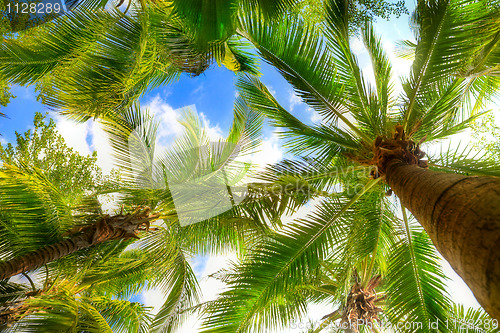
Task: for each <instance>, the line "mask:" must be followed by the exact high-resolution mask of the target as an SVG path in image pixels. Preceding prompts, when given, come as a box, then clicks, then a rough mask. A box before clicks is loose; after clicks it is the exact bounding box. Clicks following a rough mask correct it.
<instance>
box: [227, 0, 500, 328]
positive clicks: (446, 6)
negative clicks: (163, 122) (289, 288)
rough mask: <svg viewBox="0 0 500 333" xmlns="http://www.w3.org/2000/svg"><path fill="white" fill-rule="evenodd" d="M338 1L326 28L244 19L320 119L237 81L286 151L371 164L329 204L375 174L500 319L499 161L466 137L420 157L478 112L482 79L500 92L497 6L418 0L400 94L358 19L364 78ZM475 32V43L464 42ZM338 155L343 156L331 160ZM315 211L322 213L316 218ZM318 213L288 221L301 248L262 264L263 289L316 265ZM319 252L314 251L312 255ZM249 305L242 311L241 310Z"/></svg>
mask: <svg viewBox="0 0 500 333" xmlns="http://www.w3.org/2000/svg"><path fill="white" fill-rule="evenodd" d="M346 8H347V6H346V2H344V1H331V2H330V4H329V5H328V7H327V14H326V15H327V23H326V24H325V26H324V33H323V34H320V33H318V32H315V31H314V29H313V28H309V27H307V25H305V24H304V22H300V21H294V20H283V21H282V22H279V23H273V24H264V23H262V22H261V21H260V20H259V19H258V18H257V17H255V16H252V15H251V14H249V15H247V16H246V17H243V18H242V28H241V29H242V30H241V32H240V33H241V34H242V35H243V36H245V37H246V38H247V39H248V40H250V41H251V42H252V43H253V44H254V45H255V47H256V48H257V50H258V51H259V53H260V55H261V56H262V57H263V58H264V59H265V60H266V61H268V62H269V63H271V64H272V65H274V66H275V67H276V68H277V69H279V70H280V72H281V73H282V75H283V76H284V77H285V78H286V79H287V80H288V81H289V82H290V83H291V84H292V86H293V87H294V88H295V90H296V92H297V93H298V94H299V95H300V96H301V97H302V99H303V100H304V101H305V102H306V103H307V104H309V105H310V106H311V107H313V108H314V109H315V110H316V111H317V112H318V113H319V114H320V115H321V116H322V117H323V122H322V123H321V124H317V125H313V126H310V125H307V124H304V123H303V122H301V121H300V120H299V119H297V118H296V117H294V116H293V115H292V114H290V113H289V112H287V111H286V110H285V109H284V108H283V107H281V106H280V105H279V104H278V103H277V101H276V100H275V99H274V98H273V96H272V95H271V94H270V93H269V91H268V90H267V89H266V88H265V86H264V85H263V84H261V83H260V82H259V81H258V80H257V79H256V78H253V77H243V78H241V79H240V80H239V81H238V83H237V85H238V86H239V88H240V94H241V96H243V98H244V100H245V102H246V103H247V104H248V105H249V106H250V107H251V108H253V109H254V110H258V111H260V112H262V113H263V114H265V115H266V116H267V117H268V118H269V119H271V122H272V123H273V125H275V126H277V127H281V128H283V130H282V132H281V134H282V135H283V136H285V137H286V138H288V139H289V142H288V147H290V150H291V151H292V152H295V153H298V152H300V154H303V153H309V154H313V156H314V157H315V158H317V159H320V160H323V161H324V164H325V165H328V163H340V165H350V163H352V164H354V166H359V165H361V166H363V165H364V166H368V167H370V166H371V167H373V168H374V170H373V171H372V178H373V179H372V180H369V181H368V182H367V184H366V186H365V188H364V190H362V191H361V192H360V193H359V195H357V196H356V197H354V198H353V199H351V200H350V201H347V202H344V203H342V204H341V206H339V208H338V209H337V210H336V211H338V212H339V214H341V213H344V212H345V211H346V210H348V209H350V207H351V206H352V205H353V204H354V203H355V202H356V200H359V197H362V196H363V195H364V193H365V192H368V190H369V189H370V188H371V187H373V186H375V184H376V183H377V182H380V181H381V180H383V181H384V182H385V183H386V184H387V185H388V186H390V188H391V189H392V191H394V193H395V194H396V195H397V197H398V198H399V199H400V200H401V202H402V205H403V206H404V207H406V208H407V209H409V210H410V212H412V214H413V215H414V216H415V217H416V218H417V220H418V221H419V222H420V223H421V225H422V226H423V227H424V229H425V230H426V232H427V233H428V234H429V237H430V239H431V240H432V242H433V243H434V245H435V246H436V247H437V249H438V250H439V251H440V252H441V254H442V255H443V256H444V258H445V259H446V260H447V261H448V262H449V263H450V264H451V266H452V267H453V268H454V269H455V271H457V273H458V274H459V275H460V276H461V277H462V278H463V279H464V281H465V282H466V283H467V284H468V285H469V287H470V288H471V290H472V291H473V293H474V294H475V296H476V298H477V299H478V301H479V303H480V304H481V305H482V306H483V307H484V308H485V309H486V311H487V312H488V313H490V314H491V315H492V316H493V317H494V318H499V317H500V303H499V302H500V301H499V299H500V298H499V293H500V289H499V286H500V282H499V279H500V274H499V273H498V267H499V265H500V258H499V256H500V252H499V251H498V250H497V247H496V243H497V240H498V238H499V230H500V227H499V224H500V221H499V219H498V216H500V212H499V211H498V209H500V205H499V202H500V197H498V193H499V192H498V186H499V184H500V183H499V182H500V181H499V180H498V178H497V177H491V176H499V175H500V173H499V172H498V167H497V166H496V164H495V163H494V162H493V161H492V160H489V159H488V156H485V155H483V156H482V155H480V154H479V155H476V156H475V158H471V157H470V156H471V155H470V154H469V152H468V150H467V148H466V149H465V150H463V149H460V148H457V150H456V151H453V150H450V151H445V152H443V153H441V154H440V155H438V156H429V158H428V160H425V159H423V157H424V156H425V153H424V152H423V151H422V150H421V148H420V146H421V145H422V144H426V145H430V144H431V143H433V142H437V141H439V140H443V139H445V138H447V137H450V136H451V135H453V134H456V133H459V132H461V131H462V130H464V129H465V128H467V126H468V124H470V122H472V121H473V120H474V119H476V118H478V117H480V116H481V115H482V114H484V112H477V107H476V108H469V107H468V105H467V104H466V103H465V102H466V101H467V98H468V97H469V96H470V94H471V93H475V92H480V95H482V96H484V92H485V91H487V90H486V88H488V89H489V91H490V95H491V92H492V93H495V92H497V91H498V85H496V86H495V85H493V86H491V83H492V82H497V81H494V80H488V78H489V76H494V75H496V73H497V71H498V65H497V64H498V62H497V59H498V52H499V50H500V49H499V47H498V45H499V42H498V36H499V31H498V25H497V24H496V22H497V21H496V20H497V18H498V7H495V6H490V5H489V4H486V3H483V2H476V3H468V2H463V1H441V0H436V1H432V2H424V1H421V2H419V3H418V5H417V8H416V11H415V14H414V16H413V19H414V22H415V26H416V31H415V32H416V35H417V36H416V37H417V41H418V42H417V45H416V49H415V50H416V51H415V52H416V53H415V61H414V63H413V66H412V70H411V73H410V77H409V78H406V79H403V81H402V82H403V93H402V94H401V96H400V97H399V99H398V98H395V97H394V96H393V94H392V93H393V90H394V86H393V84H392V83H391V78H392V76H391V65H390V62H389V60H388V58H387V56H386V55H385V53H384V50H383V48H382V45H381V43H380V40H379V39H378V38H377V36H376V35H375V33H374V31H373V28H372V27H371V26H370V25H367V26H366V27H365V28H364V29H363V31H362V37H363V40H364V42H365V45H366V47H367V50H368V52H369V54H370V56H371V59H372V64H373V68H374V74H375V86H374V87H372V86H371V85H370V84H368V83H367V82H366V81H365V80H364V79H363V76H362V73H361V70H360V68H359V66H358V63H357V59H356V57H355V55H354V54H353V53H352V52H351V49H350V45H349V36H348V28H347V27H348V24H347V21H346V17H347V15H346V13H345V10H346ZM472 36H474V38H477V41H478V43H474V44H472V43H471V38H473V37H472ZM475 40H476V39H475ZM472 45H474V46H472ZM472 73H474V74H472ZM487 83H488V84H490V85H489V86H488V84H487ZM487 86H488V87H487ZM476 106H477V105H476ZM471 109H472V110H473V111H474V112H473V113H471ZM337 160H340V161H341V162H334V161H337ZM476 175H478V176H482V177H476ZM325 178H327V177H325ZM325 181H326V180H325ZM332 181H333V180H332ZM340 207H341V208H340ZM332 209H333V208H332ZM325 211H326V209H323V210H320V212H321V213H322V214H325ZM403 211H404V210H403ZM325 216H326V215H325ZM340 216H341V215H339V217H340ZM321 217H322V215H321V214H319V213H318V219H319V218H321ZM320 221H321V222H319V221H316V223H313V224H312V225H311V226H310V227H307V228H306V227H305V226H302V227H300V226H297V230H296V231H297V232H299V231H301V233H300V235H301V236H303V237H304V239H307V241H305V242H304V247H299V246H297V245H296V241H295V244H294V246H293V248H292V249H290V252H282V253H281V255H282V256H283V257H282V260H283V261H282V262H280V265H278V266H276V267H275V268H274V269H273V270H272V272H274V271H276V273H277V274H278V273H279V274H278V275H277V276H274V279H273V278H271V277H272V274H273V273H271V272H270V273H269V274H266V276H267V275H268V277H269V280H268V282H269V284H268V285H264V282H263V281H262V280H261V281H260V283H261V288H264V287H265V288H267V289H266V290H269V291H270V292H271V291H274V290H275V288H276V287H277V285H279V286H282V283H284V282H283V280H282V279H285V276H286V277H289V276H294V275H295V274H296V273H294V272H293V271H292V267H293V268H294V269H296V272H299V271H300V272H307V271H311V270H313V269H314V267H316V266H317V262H318V261H319V260H321V255H320V254H318V252H317V251H319V248H322V247H321V246H326V244H327V243H325V242H327V240H329V241H330V242H334V241H333V239H331V238H329V237H328V235H329V234H330V232H332V231H331V227H332V226H331V223H333V220H328V219H324V220H320ZM485 230H488V231H487V232H486V231H485ZM297 237H298V236H297ZM332 237H333V236H332ZM325 238H326V239H325ZM479 244H481V246H478V245H479ZM315 256H319V258H317V259H314V260H313V261H311V262H309V260H312V259H310V258H314V257H315ZM306 258H307V260H306ZM295 265H297V266H295ZM278 267H280V269H278ZM259 290H261V289H259ZM252 294H253V293H252ZM260 295H262V296H261V297H256V298H255V299H254V298H252V297H249V298H248V299H247V300H248V302H250V303H251V302H252V301H253V300H255V301H256V302H257V303H252V304H253V306H254V307H253V310H255V311H257V310H258V309H260V308H261V306H263V305H262V304H259V303H258V301H257V300H260V301H262V302H264V303H265V301H264V300H265V298H266V297H267V296H266V295H265V293H263V294H260ZM245 303H246V302H245ZM253 313H254V312H253V311H250V312H248V316H247V319H249V318H250V317H251V316H252V315H253ZM228 320H231V318H229V319H228ZM235 320H236V319H235Z"/></svg>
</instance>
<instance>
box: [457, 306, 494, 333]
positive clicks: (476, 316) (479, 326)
mask: <svg viewBox="0 0 500 333" xmlns="http://www.w3.org/2000/svg"><path fill="white" fill-rule="evenodd" d="M450 317H451V319H450V321H449V325H448V326H449V327H450V328H451V329H454V330H467V329H468V330H476V331H480V332H485V333H497V332H499V331H500V330H499V328H498V322H497V321H496V320H493V319H492V318H491V317H490V316H489V315H488V314H487V313H486V312H484V310H483V309H474V308H466V307H464V306H463V305H456V304H455V305H454V306H453V309H452V314H451V315H450Z"/></svg>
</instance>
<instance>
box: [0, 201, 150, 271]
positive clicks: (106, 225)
mask: <svg viewBox="0 0 500 333" xmlns="http://www.w3.org/2000/svg"><path fill="white" fill-rule="evenodd" d="M150 211H151V210H150V209H149V208H145V209H140V210H137V211H135V212H134V213H133V214H126V215H122V214H120V215H115V216H108V215H106V216H103V217H101V218H100V219H99V221H97V222H96V223H94V224H92V225H89V226H85V227H80V228H76V230H73V232H74V234H73V237H70V238H68V239H65V240H63V241H60V242H58V243H55V244H52V245H48V246H45V247H43V248H41V249H38V250H36V251H34V252H31V253H28V254H26V255H22V256H20V257H17V258H13V259H11V260H8V261H4V262H0V280H4V279H7V278H9V277H11V276H14V275H17V274H20V273H22V272H26V271H31V270H34V269H37V268H39V267H42V266H43V265H45V264H46V263H49V262H52V261H55V260H57V259H60V258H62V257H65V256H67V255H69V254H72V253H74V252H76V251H78V250H81V249H84V248H87V247H90V246H92V245H95V244H98V243H102V242H105V241H108V240H115V239H124V240H126V239H129V238H138V237H137V233H138V232H139V231H142V230H145V231H147V230H149V222H150V221H152V220H156V219H157V218H158V215H150V214H149V213H150Z"/></svg>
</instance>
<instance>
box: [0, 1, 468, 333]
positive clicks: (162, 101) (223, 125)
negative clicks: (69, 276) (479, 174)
mask: <svg viewBox="0 0 500 333" xmlns="http://www.w3.org/2000/svg"><path fill="white" fill-rule="evenodd" d="M406 5H407V7H408V8H412V7H413V6H414V5H413V3H412V2H410V1H407V2H406ZM375 28H376V31H377V32H378V33H379V34H380V35H381V36H382V41H383V44H384V46H385V48H386V50H387V51H388V52H389V53H390V56H391V59H392V60H394V67H395V70H396V72H397V73H398V74H406V73H408V71H409V66H410V64H411V63H410V62H408V61H404V60H400V59H395V57H394V55H393V53H392V51H393V50H394V45H395V42H396V41H398V40H401V39H409V38H412V35H411V33H410V30H409V28H408V16H407V15H403V16H402V17H400V18H399V19H392V20H391V21H384V20H378V22H377V23H376V25H375ZM353 49H354V51H355V52H357V54H358V57H359V63H360V66H361V68H363V69H364V70H365V71H368V70H369V69H370V63H369V59H368V54H367V53H366V52H364V51H363V48H362V44H361V43H360V41H359V40H353ZM261 70H262V73H263V75H262V77H261V80H262V81H263V82H264V83H265V84H266V85H267V86H268V88H269V89H270V91H271V92H272V93H273V94H274V95H275V97H276V98H277V100H278V101H279V102H280V103H281V104H282V105H283V106H284V107H285V108H287V109H289V110H291V112H292V113H293V114H294V115H295V116H297V117H299V118H300V119H303V120H304V121H306V122H312V121H314V120H315V119H316V118H315V117H316V116H315V114H314V113H313V112H312V111H311V110H310V109H309V108H308V107H307V106H306V105H305V104H303V103H302V102H301V101H300V99H299V98H298V97H297V96H296V95H295V94H294V93H293V90H292V88H291V87H290V85H289V84H288V83H287V82H286V81H285V80H284V79H283V78H282V77H281V76H280V75H279V73H278V72H277V71H276V70H275V69H274V68H272V67H270V66H269V65H267V64H264V63H261ZM234 81H235V75H234V74H233V73H232V72H230V71H229V70H227V69H225V68H224V67H218V66H217V65H216V64H214V65H212V66H211V67H210V69H208V70H207V71H206V72H204V73H203V74H201V75H200V76H198V77H196V78H191V77H189V76H187V75H183V76H181V78H180V80H179V81H177V82H175V83H173V84H170V85H168V86H164V87H159V88H157V89H154V90H152V91H151V92H149V93H147V94H146V95H145V96H143V97H142V98H141V99H140V102H141V105H142V106H144V107H148V106H149V108H150V109H151V111H153V113H157V114H158V115H161V117H162V118H161V119H164V120H165V121H164V123H163V126H164V127H163V132H164V133H163V134H164V136H165V137H168V138H172V137H174V136H175V135H177V134H179V131H180V130H181V129H180V127H179V126H178V125H176V124H175V118H176V117H177V116H178V112H177V111H176V110H177V109H179V108H182V107H185V106H189V105H194V106H195V108H196V110H197V112H198V113H199V114H202V119H203V120H204V123H205V125H207V126H208V127H209V128H210V130H211V131H212V132H213V133H214V135H224V134H227V131H228V129H229V127H230V124H231V121H232V109H233V102H234V99H235V96H236V95H235V94H236V91H235V89H234ZM12 92H13V93H14V95H16V96H17V97H16V98H15V99H13V100H12V101H11V103H10V104H9V105H8V106H7V107H6V108H2V109H0V111H1V112H3V113H5V114H6V115H7V116H8V117H9V119H5V118H0V133H1V134H2V136H1V137H0V142H1V143H5V142H14V140H15V135H14V132H15V131H18V132H20V133H23V132H24V131H26V130H27V129H29V128H31V127H32V121H33V116H34V113H35V112H36V111H40V112H46V111H47V109H46V108H45V107H44V106H43V105H42V104H41V103H39V102H37V101H36V92H35V91H34V88H33V87H27V88H26V87H19V86H14V87H13V89H12ZM51 116H53V117H55V118H56V121H57V125H58V129H59V130H60V131H61V133H62V134H63V136H64V137H65V138H66V140H67V141H68V144H70V145H71V146H73V147H75V149H77V150H78V151H79V152H81V153H89V152H90V151H92V150H95V149H97V150H98V154H99V155H100V163H102V165H101V166H102V167H103V169H105V171H106V170H109V168H110V166H111V161H110V160H109V159H106V156H109V155H108V154H107V151H106V148H105V147H104V148H102V149H101V148H99V149H98V147H102V146H103V145H105V144H103V142H105V138H104V137H103V136H102V133H100V132H99V131H98V129H96V127H95V125H94V124H91V123H87V124H83V125H76V124H73V123H71V122H69V121H67V120H64V119H62V118H61V117H60V116H57V115H56V114H55V113H53V112H52V113H51ZM264 138H265V140H266V142H265V144H264V148H263V152H262V154H261V155H260V156H259V157H258V158H256V160H258V162H262V163H263V162H275V161H276V160H278V159H279V158H281V157H282V156H283V155H284V154H285V152H284V151H283V149H282V148H281V147H280V145H279V142H278V140H277V139H276V137H275V136H274V135H273V134H272V131H271V128H269V127H268V128H266V130H265V132H264ZM227 258H233V257H231V255H229V256H219V257H211V258H201V257H197V258H195V259H193V263H194V264H195V265H194V267H195V271H196V273H197V275H198V276H200V277H202V276H205V275H206V274H207V273H210V272H213V271H214V270H216V269H217V268H221V267H223V266H224V263H225V260H227ZM445 270H446V272H447V273H449V274H450V275H452V276H453V279H454V280H453V281H452V282H450V284H449V286H450V291H451V292H452V294H453V295H454V297H455V299H457V300H460V301H463V302H465V303H467V304H470V305H476V303H475V301H474V299H473V297H472V295H471V294H470V292H468V291H467V290H466V286H465V285H464V284H463V283H461V282H460V279H459V278H458V277H456V275H454V273H453V272H452V271H451V269H450V268H449V266H446V265H445ZM214 283H215V282H213V281H207V279H206V278H202V289H205V290H210V293H214V291H216V290H218V289H220V287H221V286H220V285H218V284H216V283H215V284H214ZM142 299H143V300H145V301H147V302H149V303H150V304H153V305H154V304H157V303H159V302H161V298H160V297H159V296H158V293H154V292H153V293H150V294H146V295H143V297H142ZM320 314H321V315H322V314H323V313H320ZM190 325H191V324H190ZM192 325H196V322H195V321H193V322H192ZM186 332H190V330H189V329H186Z"/></svg>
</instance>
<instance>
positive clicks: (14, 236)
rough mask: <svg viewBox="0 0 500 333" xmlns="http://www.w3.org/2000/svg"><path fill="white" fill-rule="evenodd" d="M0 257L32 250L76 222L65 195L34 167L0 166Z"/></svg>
mask: <svg viewBox="0 0 500 333" xmlns="http://www.w3.org/2000/svg"><path fill="white" fill-rule="evenodd" d="M0 193H1V194H0V203H1V205H0V206H1V207H2V209H1V210H0V214H1V217H0V228H1V229H2V239H1V241H0V244H1V245H0V247H1V249H2V251H1V252H2V259H3V260H6V259H8V258H11V257H12V256H17V255H20V254H25V253H27V252H30V251H34V250H36V249H38V248H40V247H42V246H44V245H46V244H47V242H51V243H54V242H56V241H59V240H60V239H61V238H60V237H61V234H62V233H63V232H64V231H67V230H68V229H70V228H71V227H73V226H74V224H75V223H76V221H75V219H74V217H73V215H72V211H71V209H70V207H68V205H67V202H66V201H65V196H64V194H63V193H61V191H59V189H57V188H56V187H55V186H54V185H53V184H52V183H51V182H50V181H49V180H48V179H47V178H46V177H45V176H44V174H43V173H42V171H41V170H39V169H36V168H29V167H28V166H25V167H24V168H23V169H21V168H18V167H15V166H10V165H6V164H4V165H3V167H2V169H0Z"/></svg>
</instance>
